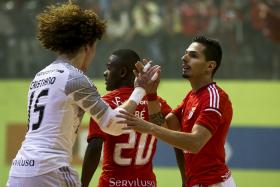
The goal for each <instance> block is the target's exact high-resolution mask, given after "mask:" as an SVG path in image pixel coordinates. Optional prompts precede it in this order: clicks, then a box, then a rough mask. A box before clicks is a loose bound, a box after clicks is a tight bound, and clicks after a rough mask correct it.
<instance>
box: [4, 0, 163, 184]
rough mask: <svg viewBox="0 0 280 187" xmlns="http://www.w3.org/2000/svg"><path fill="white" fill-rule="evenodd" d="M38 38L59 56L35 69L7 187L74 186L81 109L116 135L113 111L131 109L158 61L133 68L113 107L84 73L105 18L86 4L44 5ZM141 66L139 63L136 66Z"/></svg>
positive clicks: (119, 132) (92, 55)
mask: <svg viewBox="0 0 280 187" xmlns="http://www.w3.org/2000/svg"><path fill="white" fill-rule="evenodd" d="M37 20H38V29H37V30H38V33H37V38H38V40H39V41H40V42H41V43H42V45H43V46H44V47H45V48H46V49H49V50H51V51H53V52H56V53H57V54H58V58H57V59H56V60H55V61H54V62H52V63H51V64H50V65H48V66H47V67H45V68H44V69H43V70H41V71H40V72H38V73H37V74H36V75H35V78H34V79H33V80H32V82H31V84H30V87H29V92H28V131H27V133H26V136H25V140H24V141H23V143H22V146H21V148H20V149H19V151H18V153H17V155H16V157H15V159H14V160H13V162H12V166H11V169H10V173H9V179H8V182H7V186H9V187H39V186H40V187H54V186H60V187H64V186H65V187H66V186H67V187H68V186H69V187H76V186H80V185H81V184H80V182H79V181H80V180H79V177H78V175H77V173H76V172H75V171H74V170H73V169H72V168H71V166H70V162H71V156H72V148H73V144H74V142H75V139H76V135H77V132H78V129H79V125H80V122H81V120H82V117H83V115H84V113H85V112H87V113H89V114H90V116H91V117H92V118H93V119H94V120H95V121H97V122H98V124H99V125H100V128H101V129H102V130H103V131H104V132H107V133H109V134H112V135H120V134H121V133H122V127H123V126H122V125H120V124H117V123H116V121H117V118H116V117H115V116H116V114H117V113H118V110H120V108H122V109H123V110H126V111H128V112H134V110H135V108H136V106H137V104H138V103H139V102H140V101H141V99H142V98H143V96H144V95H145V89H144V88H145V87H146V86H147V85H148V84H151V83H152V80H151V79H152V76H153V75H154V74H155V73H156V72H157V71H159V68H160V67H159V66H152V67H150V68H148V70H147V71H146V72H142V73H140V74H138V77H137V78H136V80H135V89H134V91H133V93H132V95H131V96H130V98H129V100H128V101H127V102H126V103H124V104H123V105H122V106H120V107H119V108H117V109H116V110H113V109H111V108H110V107H109V106H108V105H107V104H106V103H105V102H104V101H103V100H102V99H101V97H100V95H99V93H98V91H97V89H96V87H95V86H94V84H93V83H91V81H90V80H89V79H88V77H87V76H86V75H85V74H84V73H85V71H86V70H87V68H88V66H89V64H90V62H91V61H92V59H93V57H94V56H95V50H96V40H97V39H101V37H102V35H103V34H104V32H105V23H104V22H103V21H102V20H100V19H99V18H98V16H97V15H96V14H95V13H94V12H93V11H91V10H82V9H81V8H80V7H79V6H77V5H74V4H72V3H67V4H61V5H55V6H49V7H47V8H46V9H45V10H44V11H43V12H42V13H40V14H39V15H38V17H37ZM139 67H140V69H141V68H143V67H141V66H139Z"/></svg>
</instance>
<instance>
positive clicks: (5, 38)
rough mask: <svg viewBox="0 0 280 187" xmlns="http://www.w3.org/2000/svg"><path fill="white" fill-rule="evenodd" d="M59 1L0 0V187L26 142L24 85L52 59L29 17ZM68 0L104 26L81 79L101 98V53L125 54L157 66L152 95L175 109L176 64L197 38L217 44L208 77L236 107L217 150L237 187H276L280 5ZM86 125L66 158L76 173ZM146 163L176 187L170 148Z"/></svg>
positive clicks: (269, 1) (278, 0)
mask: <svg viewBox="0 0 280 187" xmlns="http://www.w3.org/2000/svg"><path fill="white" fill-rule="evenodd" d="M73 1H74V0H73ZM61 2H66V0H64V1H62V0H57V1H55V0H0V63H1V68H0V149H1V150H0V152H1V153H3V154H0V186H4V185H5V183H6V180H7V176H8V171H9V167H10V163H11V159H12V158H13V157H14V156H15V153H16V151H17V150H18V147H19V146H20V144H21V141H22V139H23V138H24V133H25V129H26V121H27V92H28V87H29V82H30V80H31V79H32V78H33V77H34V75H35V73H37V72H38V71H39V70H41V69H42V68H43V67H45V66H46V65H48V64H49V63H50V62H52V61H53V60H54V57H55V55H54V54H53V53H51V52H49V51H47V50H45V49H43V48H42V47H41V46H40V44H39V43H38V41H37V40H36V15H37V14H38V13H39V12H41V11H42V9H44V8H45V7H46V6H47V5H50V4H53V3H61ZM74 2H76V3H78V4H79V5H80V6H81V7H83V8H86V9H92V10H94V11H95V12H96V13H97V14H98V15H99V16H100V17H102V18H103V19H105V20H106V21H107V23H108V25H107V26H108V28H107V33H106V35H105V37H104V38H103V39H102V40H101V41H99V42H98V46H97V54H96V57H95V59H94V63H93V64H92V66H91V67H90V69H89V71H88V75H89V77H91V78H93V79H94V83H95V84H96V85H97V87H98V89H99V91H100V93H101V94H104V93H106V91H105V87H104V81H103V72H104V70H105V64H106V62H107V59H108V57H109V55H110V54H111V53H112V52H113V51H114V50H116V49H118V48H131V49H134V50H135V51H136V52H138V53H139V54H140V57H141V58H150V59H152V60H153V62H154V63H156V64H160V65H161V66H162V79H163V80H162V81H161V85H160V89H159V95H161V96H162V97H163V98H165V99H166V100H167V101H168V102H169V104H170V105H171V106H172V107H173V108H174V107H176V106H177V105H178V104H179V103H180V102H181V100H182V99H183V97H184V96H185V94H186V92H187V91H189V89H190V86H189V85H188V82H187V81H185V80H182V78H181V56H182V55H183V53H184V51H185V49H186V47H187V46H188V44H189V43H190V41H191V39H192V38H193V37H194V36H196V35H199V34H201V35H207V36H210V37H213V38H216V39H218V40H220V42H221V44H222V47H223V60H222V65H221V67H220V69H219V71H218V72H217V75H216V78H217V79H218V81H217V82H218V83H219V84H220V85H221V86H222V87H223V88H224V89H225V90H226V91H227V92H228V93H229V95H230V97H231V99H232V103H233V106H234V117H233V121H232V126H231V129H230V132H229V137H228V141H227V144H226V145H225V146H226V150H227V161H228V164H229V166H230V167H231V168H232V171H233V176H234V178H235V180H236V183H237V186H241V187H243V186H244V187H247V186H249V187H250V186H252V187H263V186H272V187H279V186H280V149H279V147H280V115H279V112H280V99H279V94H280V81H279V79H280V50H279V49H280V0H200V1H198V0H76V1H74ZM268 10H269V11H268ZM175 93H176V96H175ZM88 120H89V118H88V116H86V118H85V119H84V120H83V126H82V128H81V130H80V135H79V137H78V140H77V144H76V146H75V150H74V163H75V167H76V168H77V169H78V171H79V172H80V169H81V165H80V164H81V161H82V158H83V154H84V150H85V147H86V135H87V126H86V125H87V123H88ZM154 163H155V169H156V174H157V177H158V186H159V187H169V186H171V185H172V186H174V187H175V186H180V174H179V172H178V169H177V168H176V162H175V156H174V153H173V152H172V148H171V147H170V146H168V145H166V144H164V143H163V142H159V145H158V149H157V154H156V156H155V159H154ZM98 176H99V175H98V174H97V175H95V179H94V180H93V183H92V186H96V181H97V178H98Z"/></svg>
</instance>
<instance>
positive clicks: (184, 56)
mask: <svg viewBox="0 0 280 187" xmlns="http://www.w3.org/2000/svg"><path fill="white" fill-rule="evenodd" d="M181 60H182V61H183V62H185V63H187V60H188V54H184V55H183V56H182V57H181Z"/></svg>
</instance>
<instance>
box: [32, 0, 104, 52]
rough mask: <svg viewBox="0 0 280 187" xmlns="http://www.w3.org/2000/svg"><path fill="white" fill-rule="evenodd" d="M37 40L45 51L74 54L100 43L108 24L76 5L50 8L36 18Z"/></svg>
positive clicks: (93, 13)
mask: <svg viewBox="0 0 280 187" xmlns="http://www.w3.org/2000/svg"><path fill="white" fill-rule="evenodd" d="M37 21H38V26H37V38H38V40H39V41H40V42H41V44H42V45H43V46H44V47H45V48H46V49H49V50H51V51H54V52H58V53H66V54H69V53H70V54H71V53H75V52H77V51H78V50H79V49H80V48H81V47H82V46H85V45H88V44H89V45H92V44H93V43H94V42H95V41H96V40H97V39H101V37H102V36H103V34H104V33H105V30H106V24H105V22H104V21H102V20H101V19H100V18H99V17H98V16H97V15H96V14H95V12H94V11H92V10H82V9H81V8H80V7H79V6H78V5H75V4H73V3H64V4H56V5H51V6H48V7H47V8H46V9H45V10H44V11H43V12H41V13H40V14H39V15H38V16H37Z"/></svg>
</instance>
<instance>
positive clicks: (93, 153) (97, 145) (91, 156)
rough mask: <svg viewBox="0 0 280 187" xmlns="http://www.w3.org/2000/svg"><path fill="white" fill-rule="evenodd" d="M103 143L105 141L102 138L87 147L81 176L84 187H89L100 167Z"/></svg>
mask: <svg viewBox="0 0 280 187" xmlns="http://www.w3.org/2000/svg"><path fill="white" fill-rule="evenodd" d="M102 142H103V140H102V139H101V138H94V139H93V140H91V141H90V142H89V144H88V146H87V149H86V152H85V156H84V162H83V168H82V176H81V183H82V187H88V186H89V183H90V181H91V179H92V176H93V175H94V172H95V171H96V169H97V167H98V164H99V160H100V157H101V151H102Z"/></svg>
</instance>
